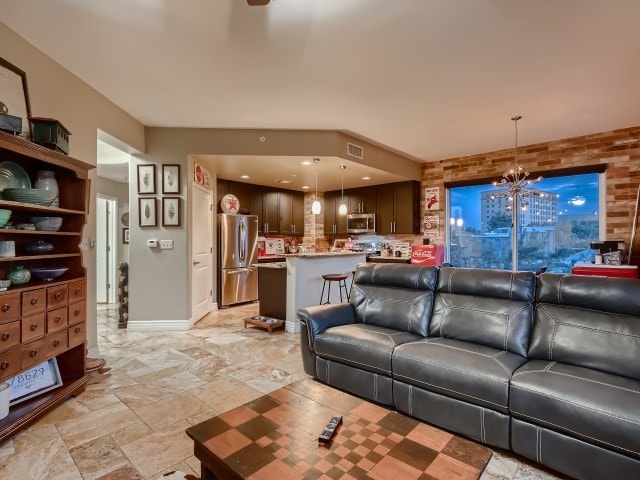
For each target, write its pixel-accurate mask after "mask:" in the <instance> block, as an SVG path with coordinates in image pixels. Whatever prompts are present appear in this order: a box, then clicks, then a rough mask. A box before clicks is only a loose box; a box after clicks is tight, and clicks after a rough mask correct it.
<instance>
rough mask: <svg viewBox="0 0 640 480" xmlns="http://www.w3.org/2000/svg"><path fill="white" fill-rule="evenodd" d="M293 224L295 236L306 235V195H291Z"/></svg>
mask: <svg viewBox="0 0 640 480" xmlns="http://www.w3.org/2000/svg"><path fill="white" fill-rule="evenodd" d="M291 223H292V224H293V233H294V235H304V193H302V192H293V193H292V194H291Z"/></svg>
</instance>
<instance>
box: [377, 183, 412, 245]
mask: <svg viewBox="0 0 640 480" xmlns="http://www.w3.org/2000/svg"><path fill="white" fill-rule="evenodd" d="M377 198H378V211H377V214H378V217H377V219H376V230H377V233H379V234H380V235H388V234H391V233H404V234H414V235H417V234H419V233H420V182H417V181H407V182H398V183H387V184H384V185H378V187H377Z"/></svg>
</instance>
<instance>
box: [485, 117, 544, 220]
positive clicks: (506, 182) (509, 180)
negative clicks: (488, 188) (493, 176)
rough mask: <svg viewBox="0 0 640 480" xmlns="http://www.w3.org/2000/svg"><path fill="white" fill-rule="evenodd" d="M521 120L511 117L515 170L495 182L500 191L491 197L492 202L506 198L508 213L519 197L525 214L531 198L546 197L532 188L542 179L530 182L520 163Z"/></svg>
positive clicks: (512, 169) (527, 173) (505, 173)
mask: <svg viewBox="0 0 640 480" xmlns="http://www.w3.org/2000/svg"><path fill="white" fill-rule="evenodd" d="M521 118H522V116H521V115H516V116H515V117H511V120H513V122H514V125H515V131H516V143H515V148H514V149H513V158H514V163H515V164H514V166H513V168H511V169H509V171H507V172H504V173H503V174H502V179H501V180H500V181H499V182H497V181H496V182H493V186H494V187H496V188H498V189H500V191H499V192H498V193H495V194H493V195H491V200H495V199H497V198H506V199H507V200H508V201H507V203H506V205H505V209H506V210H507V212H510V211H512V210H513V208H514V206H515V205H517V204H518V197H519V203H520V209H521V210H522V211H523V212H524V211H525V210H526V209H527V206H528V205H529V200H528V198H529V197H543V196H544V194H543V193H541V192H538V191H536V190H533V189H531V188H530V187H531V186H533V185H535V184H536V183H538V182H539V181H540V180H542V177H538V178H536V179H535V180H528V177H529V172H527V171H526V170H525V169H524V167H523V166H522V165H520V164H519V163H518V120H520V119H521Z"/></svg>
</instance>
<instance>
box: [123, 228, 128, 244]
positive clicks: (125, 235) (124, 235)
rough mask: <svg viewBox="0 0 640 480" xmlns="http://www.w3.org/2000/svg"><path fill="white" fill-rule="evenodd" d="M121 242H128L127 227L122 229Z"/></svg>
mask: <svg viewBox="0 0 640 480" xmlns="http://www.w3.org/2000/svg"><path fill="white" fill-rule="evenodd" d="M122 243H129V229H128V228H123V229H122Z"/></svg>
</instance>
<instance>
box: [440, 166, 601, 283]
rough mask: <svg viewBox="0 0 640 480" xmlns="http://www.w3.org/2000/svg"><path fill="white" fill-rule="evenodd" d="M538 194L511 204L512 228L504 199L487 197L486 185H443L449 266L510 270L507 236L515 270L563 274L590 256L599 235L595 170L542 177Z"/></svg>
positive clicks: (490, 189) (491, 190) (489, 189)
mask: <svg viewBox="0 0 640 480" xmlns="http://www.w3.org/2000/svg"><path fill="white" fill-rule="evenodd" d="M536 187H537V188H536V189H535V190H536V191H537V192H538V194H539V195H532V196H530V197H528V201H529V205H528V206H527V207H526V209H525V210H521V209H520V208H519V207H518V208H517V209H516V218H517V221H516V224H517V228H516V229H515V231H514V228H513V214H512V213H513V212H512V211H511V209H509V208H508V205H507V204H508V203H509V200H508V199H507V198H493V199H492V196H493V195H495V193H496V188H495V187H494V186H493V185H491V184H484V185H474V186H468V187H456V188H450V189H449V208H448V212H449V236H448V245H449V261H450V262H451V263H452V264H453V265H454V266H459V267H469V268H471V267H475V268H492V269H504V270H511V269H512V265H513V255H512V248H513V235H515V238H516V245H517V270H529V271H536V270H538V269H539V268H541V267H547V271H551V272H566V273H569V272H570V271H571V268H572V267H573V265H574V264H575V263H576V262H577V261H581V260H587V259H588V260H590V259H591V258H592V257H593V251H592V250H591V249H590V248H589V245H590V243H591V242H592V241H597V240H598V236H599V220H600V216H599V205H598V199H599V194H598V189H599V174H597V173H590V174H581V175H571V176H565V177H554V178H548V179H547V178H545V179H544V180H542V181H541V182H540V183H538V184H537V185H536Z"/></svg>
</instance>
